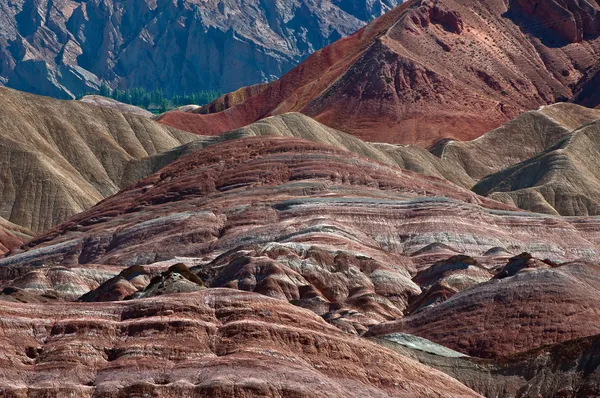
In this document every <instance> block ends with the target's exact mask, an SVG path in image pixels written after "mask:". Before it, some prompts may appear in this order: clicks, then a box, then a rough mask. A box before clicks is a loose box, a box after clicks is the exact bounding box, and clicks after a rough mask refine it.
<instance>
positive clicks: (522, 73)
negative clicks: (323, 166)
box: [160, 0, 600, 146]
mask: <svg viewBox="0 0 600 398" xmlns="http://www.w3.org/2000/svg"><path fill="white" fill-rule="evenodd" d="M538 3H539V6H538V7H537V8H532V7H529V6H528V2H525V1H511V2H505V1H504V0H489V1H485V2H475V1H471V0H439V1H433V0H421V1H410V2H407V3H405V4H403V5H401V6H399V7H397V8H395V9H394V10H392V11H390V12H389V13H387V14H386V15H384V16H383V17H381V18H379V19H377V20H375V21H374V22H372V23H371V24H369V25H368V26H367V27H365V28H363V29H361V30H360V31H358V32H357V33H356V34H354V35H352V36H350V37H348V38H344V39H341V40H339V41H337V42H335V43H334V44H332V45H330V46H328V47H326V48H324V49H323V50H321V51H318V52H317V53H315V54H313V55H312V56H311V57H309V58H308V59H307V60H306V61H305V62H304V63H302V64H301V65H299V66H298V67H296V68H295V69H293V70H292V71H291V72H289V73H288V74H286V75H285V76H284V77H282V78H281V79H279V80H278V81H275V82H273V83H271V84H270V85H269V86H268V87H266V88H265V89H263V90H262V91H261V92H259V93H258V94H256V95H254V96H251V97H250V98H248V99H246V100H245V101H244V102H242V103H240V104H238V105H236V106H233V107H231V108H229V109H227V110H225V111H223V112H218V113H214V114H208V115H199V114H194V113H182V112H172V113H167V114H166V115H164V116H163V117H162V118H160V121H161V122H162V123H165V124H168V125H172V126H175V127H177V128H180V129H182V130H186V131H193V132H196V133H199V134H206V135H214V134H219V133H222V132H224V131H228V130H232V129H235V128H238V127H240V126H243V125H247V124H250V123H252V122H254V121H256V120H259V119H261V118H264V117H265V116H268V115H273V114H280V113H285V112H291V111H299V112H302V113H304V114H306V115H309V116H311V117H313V118H315V119H316V120H318V121H320V122H322V123H324V124H326V125H328V126H330V127H333V128H336V129H340V130H342V131H346V132H349V133H351V134H353V135H356V136H358V137H360V138H362V139H364V140H367V141H378V142H389V143H417V144H420V145H422V146H429V145H431V144H432V143H434V142H436V141H438V140H439V139H441V138H455V139H459V140H468V139H474V138H476V137H478V136H480V135H482V134H483V133H485V132H487V131H490V130H491V129H493V128H496V127H498V126H500V125H502V124H503V123H506V122H507V121H509V120H510V119H512V118H514V117H515V116H517V115H518V114H520V113H522V112H523V111H527V110H531V109H537V108H538V107H539V106H541V105H547V104H550V103H554V102H556V100H557V99H558V98H562V97H565V98H572V97H573V95H574V93H573V90H572V87H574V86H576V85H577V84H578V83H579V82H580V81H581V80H582V79H586V75H585V71H586V70H587V69H588V68H590V67H592V66H593V65H595V64H596V63H597V60H598V56H599V54H600V35H599V34H598V32H599V27H598V25H599V24H598V22H597V21H598V20H599V18H598V15H599V11H600V6H599V5H598V4H597V3H596V2H592V1H589V0H585V1H582V2H579V1H576V0H568V1H563V2H559V1H557V0H540V1H539V2H538ZM582 20H583V21H586V23H585V24H583V25H582V22H581V21H582ZM573 32H575V33H573Z"/></svg>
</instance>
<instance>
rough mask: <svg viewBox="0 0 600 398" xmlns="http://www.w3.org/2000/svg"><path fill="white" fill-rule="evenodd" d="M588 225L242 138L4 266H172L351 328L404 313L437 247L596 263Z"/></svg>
mask: <svg viewBox="0 0 600 398" xmlns="http://www.w3.org/2000/svg"><path fill="white" fill-rule="evenodd" d="M598 230H600V228H599V227H598V220H597V219H596V218H569V219H562V218H560V217H555V216H548V215H541V214H534V213H526V212H523V211H520V210H518V209H516V208H512V207H510V206H507V205H504V204H501V203H499V202H494V201H492V200H489V199H486V198H483V197H480V196H477V195H475V194H474V193H472V192H470V191H468V190H466V189H463V188H460V187H458V186H455V185H452V184H449V183H448V182H447V181H445V180H442V179H439V178H434V177H426V176H423V175H421V174H417V173H414V172H410V171H407V170H402V169H399V168H396V167H393V166H388V165H385V164H383V163H380V162H378V161H375V160H371V159H368V158H365V157H361V156H358V155H356V154H353V153H351V152H347V151H344V150H341V149H337V148H334V147H331V146H325V145H323V144H317V143H314V142H310V141H306V140H301V139H297V138H280V137H249V138H240V139H237V140H230V141H225V142H222V143H219V144H214V145H211V146H208V147H206V148H204V149H202V150H199V151H196V152H193V153H191V154H190V155H187V156H184V157H182V158H180V159H179V160H177V161H175V162H173V163H171V164H170V165H169V166H167V167H165V168H163V169H162V170H160V171H159V172H158V173H156V174H153V175H152V176H150V177H148V178H146V179H144V180H141V181H139V182H138V183H136V184H134V185H132V186H131V187H129V188H127V189H125V190H123V191H121V192H119V193H118V194H117V195H115V196H112V197H110V198H107V199H105V200H103V201H101V202H100V203H99V204H98V205H96V206H95V207H93V208H91V209H90V210H88V211H85V212H83V213H81V214H79V215H77V216H75V217H73V218H71V219H70V220H68V221H67V222H65V223H63V224H61V225H60V226H58V227H56V228H54V229H52V230H50V231H48V232H47V233H44V234H41V235H39V236H38V237H36V238H35V239H34V240H33V241H31V242H30V243H28V244H27V245H25V246H24V247H23V249H20V250H14V251H13V253H12V255H10V256H8V257H6V258H4V259H2V260H1V261H0V267H3V268H11V269H15V270H21V271H19V273H20V274H24V273H26V272H28V271H30V270H35V269H36V268H37V267H40V266H44V265H47V264H51V265H52V264H53V265H60V266H63V267H67V268H73V267H75V268H80V267H81V266H84V265H86V264H109V265H113V266H121V267H128V266H132V265H142V266H147V265H150V266H151V267H155V266H156V264H161V263H162V262H171V261H177V262H182V263H184V264H186V265H188V266H190V267H192V270H193V271H194V272H196V273H198V275H199V276H201V277H202V281H203V283H204V284H205V285H206V286H209V287H229V288H235V289H240V290H246V291H254V292H258V293H262V294H264V295H268V296H271V297H276V298H279V299H281V300H285V301H289V302H292V303H294V304H296V305H299V306H302V307H305V308H309V309H311V310H313V311H314V312H316V313H318V314H319V315H321V316H323V317H324V318H325V319H326V320H328V321H329V322H331V323H332V324H334V325H336V326H338V327H339V328H340V329H342V330H346V331H348V332H352V333H361V332H363V331H365V330H366V329H365V328H366V327H368V326H371V325H374V324H377V323H379V322H383V321H391V320H394V319H398V318H401V317H402V316H403V315H404V314H405V312H406V309H407V308H408V306H409V303H411V302H413V300H414V299H416V298H417V296H419V295H420V294H421V293H422V288H421V287H420V286H419V285H418V284H417V283H415V282H414V281H412V280H411V278H412V276H414V274H415V273H416V272H417V271H418V270H420V269H423V268H426V267H429V266H430V265H431V263H432V262H433V259H434V258H435V257H436V256H440V255H442V256H445V258H447V257H449V256H448V255H447V253H439V251H437V249H436V247H435V245H444V246H445V247H446V248H447V251H449V252H454V253H457V254H458V253H463V254H466V255H469V256H476V257H477V258H484V257H485V258H487V260H485V261H484V260H481V261H482V263H494V258H495V257H497V255H496V254H495V253H499V254H498V256H499V257H500V258H501V259H504V258H505V257H506V253H507V252H508V253H513V254H517V253H520V252H523V251H529V252H533V253H534V254H535V255H536V256H538V257H542V258H551V259H552V260H554V261H566V260H575V259H578V258H581V257H584V258H586V259H588V260H590V261H599V260H600V252H599V249H598V244H597V241H598V239H597V237H596V239H595V235H596V234H595V233H594V232H593V231H598ZM490 253H491V254H490ZM501 261H504V260H501ZM153 264H154V265H153ZM458 274H461V272H458ZM467 274H469V275H470V274H471V273H470V271H468V272H467ZM467 274H464V275H465V276H466V275H467ZM483 274H487V273H486V272H483ZM473 275H475V274H473ZM457 276H458V275H457ZM451 278H452V277H451V275H449V274H448V275H446V276H444V277H442V278H441V279H445V280H446V281H450V279H451ZM487 278H489V276H487ZM487 278H483V280H486V279H487ZM476 279H477V282H481V280H482V279H481V278H480V276H477V278H476ZM117 282H118V281H117ZM122 282H123V283H122V285H123V286H125V285H127V286H129V284H128V282H127V281H122ZM423 286H424V285H423ZM455 286H456V290H461V289H463V287H462V285H460V284H456V285H455ZM21 287H22V285H21ZM127 289H129V288H127ZM127 289H125V290H127ZM108 290H110V289H108ZM117 290H118V289H117ZM99 293H100V294H102V292H99Z"/></svg>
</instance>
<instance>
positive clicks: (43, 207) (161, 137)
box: [0, 88, 195, 233]
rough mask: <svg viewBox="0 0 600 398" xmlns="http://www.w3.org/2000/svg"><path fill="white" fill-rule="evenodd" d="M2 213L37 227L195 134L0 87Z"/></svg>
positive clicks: (78, 207) (102, 193) (88, 202)
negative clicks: (137, 162)
mask: <svg viewBox="0 0 600 398" xmlns="http://www.w3.org/2000/svg"><path fill="white" fill-rule="evenodd" d="M0 130H1V131H2V133H1V138H2V139H1V141H0V193H1V200H0V217H4V218H5V219H6V220H8V221H10V222H12V223H14V224H17V225H20V226H22V227H25V228H26V229H29V230H31V231H33V232H34V233H39V232H42V231H44V230H46V229H48V228H50V227H52V226H54V225H56V224H58V223H59V222H61V221H64V220H65V219H67V218H69V217H71V216H72V215H74V214H76V213H79V212H81V211H82V210H85V209H87V208H89V207H91V206H93V205H94V204H96V203H97V202H98V201H100V200H101V199H102V198H104V197H106V196H109V195H112V194H114V193H116V192H117V191H118V190H119V189H120V188H121V187H122V185H121V179H122V176H123V173H124V170H125V168H126V166H127V164H128V162H130V161H131V160H134V159H139V158H142V157H146V156H149V155H155V154H158V153H160V152H163V151H166V150H168V149H171V148H174V147H176V146H179V145H181V144H183V143H187V142H190V141H192V140H194V139H195V136H194V135H191V134H189V133H185V132H182V131H178V130H175V129H173V128H170V127H167V126H164V125H161V124H158V123H155V122H154V121H152V120H150V119H148V118H145V117H141V116H136V115H132V114H128V113H121V112H117V111H115V110H112V109H108V108H103V107H97V106H92V105H89V104H86V103H83V102H80V101H71V102H66V101H58V100H54V99H50V98H47V97H38V96H35V95H30V94H25V93H21V92H17V91H14V90H10V89H6V88H0Z"/></svg>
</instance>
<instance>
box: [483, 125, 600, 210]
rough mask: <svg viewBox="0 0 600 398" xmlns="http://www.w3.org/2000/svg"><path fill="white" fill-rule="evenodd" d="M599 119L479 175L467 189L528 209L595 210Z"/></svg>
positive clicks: (598, 206) (599, 182)
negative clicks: (536, 151)
mask: <svg viewBox="0 0 600 398" xmlns="http://www.w3.org/2000/svg"><path fill="white" fill-rule="evenodd" d="M598 156H600V119H599V120H597V121H595V122H592V123H589V124H586V125H584V126H583V127H581V128H579V129H577V130H575V131H574V132H572V133H571V134H569V135H568V136H567V137H565V138H563V139H562V140H558V141H557V142H556V143H555V144H554V145H552V146H551V147H550V148H548V149H547V150H545V151H543V152H541V153H539V154H537V155H536V156H533V157H531V158H530V159H527V160H525V161H523V162H521V163H518V164H515V165H514V166H511V167H508V168H506V169H504V170H501V171H499V172H497V173H495V174H490V175H488V176H487V177H485V178H484V179H482V180H481V181H480V182H479V183H478V184H477V185H475V186H474V187H473V190H474V191H475V192H477V193H480V194H483V195H486V196H489V197H491V198H494V199H496V200H499V201H502V202H505V203H510V204H513V205H516V206H518V207H521V208H525V209H528V210H532V211H538V212H544V213H554V214H562V215H565V216H573V215H588V214H589V215H598V214H600V202H599V201H598V198H599V195H600V174H599V172H598V167H597V159H598Z"/></svg>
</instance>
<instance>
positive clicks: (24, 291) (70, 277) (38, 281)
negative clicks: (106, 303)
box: [0, 264, 119, 302]
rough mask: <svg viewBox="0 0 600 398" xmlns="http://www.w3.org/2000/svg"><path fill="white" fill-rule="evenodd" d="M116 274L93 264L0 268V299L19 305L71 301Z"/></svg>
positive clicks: (115, 269)
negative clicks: (19, 303) (21, 303)
mask: <svg viewBox="0 0 600 398" xmlns="http://www.w3.org/2000/svg"><path fill="white" fill-rule="evenodd" d="M118 272H119V270H118V269H117V268H116V267H110V266H98V265H94V264H90V265H86V266H85V267H60V266H59V267H32V268H31V269H10V268H8V269H7V268H4V269H3V270H2V277H1V278H0V287H2V288H4V291H3V293H4V295H3V296H2V297H1V298H0V299H2V300H8V301H21V302H37V301H52V300H61V301H63V300H66V301H74V300H77V299H78V298H79V297H80V296H81V295H83V294H86V293H88V292H89V291H90V290H93V289H96V288H98V287H99V286H100V285H101V284H103V283H106V281H107V280H108V279H109V278H111V277H113V276H114V275H115V273H118ZM99 301H100V300H99Z"/></svg>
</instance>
